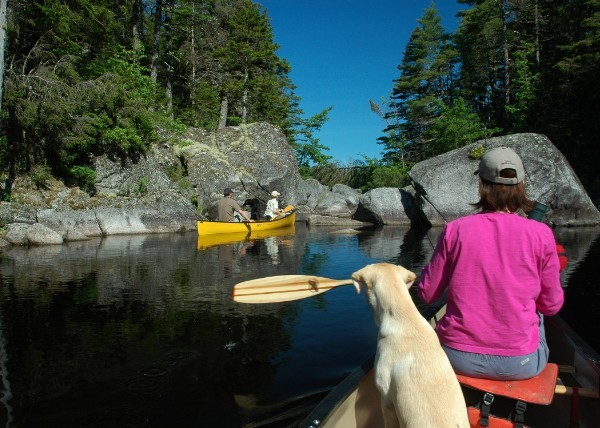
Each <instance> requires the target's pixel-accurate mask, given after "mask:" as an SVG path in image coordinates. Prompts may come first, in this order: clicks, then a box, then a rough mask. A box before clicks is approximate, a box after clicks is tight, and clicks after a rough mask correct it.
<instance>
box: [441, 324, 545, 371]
mask: <svg viewBox="0 0 600 428" xmlns="http://www.w3.org/2000/svg"><path fill="white" fill-rule="evenodd" d="M539 316H540V324H539V328H540V343H539V344H538V348H537V349H536V350H535V351H533V352H532V353H531V354H528V355H520V356H516V357H503V356H500V355H487V354H474V353H472V352H464V351H458V350H456V349H452V348H449V347H447V346H445V345H444V344H442V348H443V349H444V351H445V352H446V355H447V356H448V359H449V360H450V363H451V364H452V367H453V368H454V371H455V372H456V373H458V374H462V375H466V376H471V377H478V378H485V379H495V380H519V379H529V378H531V377H534V376H535V375H537V374H539V373H540V372H541V371H542V370H543V369H544V367H546V364H547V363H548V354H549V351H548V344H547V343H546V334H545V329H544V316H543V315H542V314H539Z"/></svg>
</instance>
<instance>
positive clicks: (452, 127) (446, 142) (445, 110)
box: [425, 97, 488, 157]
mask: <svg viewBox="0 0 600 428" xmlns="http://www.w3.org/2000/svg"><path fill="white" fill-rule="evenodd" d="M487 136H488V130H486V129H485V127H484V126H483V125H482V124H481V123H480V122H479V118H478V117H477V115H476V114H475V113H472V112H471V111H470V110H469V109H468V107H467V104H466V103H465V101H464V99H462V98H460V97H459V98H458V99H456V100H455V101H454V103H453V104H452V106H451V107H447V106H443V107H442V110H441V114H440V117H439V118H438V120H436V121H435V123H433V125H432V126H431V128H430V129H429V131H428V132H427V137H428V138H427V143H426V144H425V152H426V154H427V157H433V156H437V155H439V154H442V153H445V152H448V151H450V150H454V149H457V148H459V147H463V146H466V145H467V144H470V143H472V142H474V141H476V140H479V139H481V138H485V137H487Z"/></svg>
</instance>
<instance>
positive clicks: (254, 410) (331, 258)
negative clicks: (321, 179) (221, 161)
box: [0, 223, 600, 428]
mask: <svg viewBox="0 0 600 428" xmlns="http://www.w3.org/2000/svg"><path fill="white" fill-rule="evenodd" d="M339 229H342V228H340V227H337V228H333V227H318V228H308V227H306V225H304V224H303V223H297V224H296V228H295V230H294V231H285V232H283V233H282V234H281V235H279V236H274V237H269V238H264V239H259V240H255V241H245V242H237V243H222V244H220V245H217V244H216V243H215V242H208V241H207V242H202V241H198V239H197V236H196V234H195V233H188V234H169V235H144V236H127V237H109V238H105V239H96V240H91V241H86V242H77V243H69V244H65V245H62V246H49V247H43V248H31V249H25V248H10V249H8V250H5V251H4V252H0V282H1V286H0V305H1V306H0V308H1V310H0V374H1V380H2V382H1V384H0V389H1V393H0V397H1V398H0V425H1V426H2V427H36V428H38V427H208V426H214V427H225V428H227V427H242V426H246V427H251V426H286V425H289V424H290V423H292V422H293V421H295V420H298V419H299V418H301V417H302V416H303V415H305V414H306V413H307V412H308V411H309V410H310V409H311V408H312V407H313V406H314V405H315V404H316V402H317V401H318V400H319V399H320V398H322V397H323V396H324V394H325V393H326V392H327V391H328V390H330V389H331V388H332V387H333V386H335V385H336V384H337V383H338V382H340V381H341V380H342V379H343V378H344V377H345V376H346V375H347V374H348V373H349V372H350V371H352V370H353V369H354V368H355V367H356V366H357V365H359V364H360V363H362V362H363V361H364V360H365V359H367V358H368V357H369V356H371V355H372V354H373V353H374V351H375V339H376V327H375V325H374V323H373V319H372V314H371V312H370V309H369V307H368V304H367V302H366V300H365V298H364V295H359V296H357V295H356V291H355V290H354V288H353V287H351V286H348V287H339V288H336V289H333V290H331V291H328V292H326V293H324V294H321V295H318V296H315V297H312V298H310V299H304V300H299V301H295V302H289V303H278V304H263V305H247V304H239V303H235V302H233V301H232V300H231V298H230V293H231V289H232V287H233V285H234V284H236V283H238V282H240V281H245V280H249V279H255V278H260V277H266V276H271V275H286V274H310V275H318V276H323V277H329V278H336V279H344V278H348V277H349V276H350V275H351V273H352V272H354V271H355V270H357V269H360V268H361V267H363V266H365V265H366V264H369V263H373V262H382V261H386V262H392V263H400V264H402V265H404V266H405V267H408V268H410V269H412V270H413V271H415V272H417V273H418V272H420V268H421V267H422V266H423V265H424V264H425V263H426V262H427V261H428V260H429V257H430V255H431V252H432V248H433V247H432V243H435V240H436V239H437V236H438V235H439V233H440V231H441V229H432V230H429V231H428V232H427V233H424V232H420V231H416V230H410V229H408V228H401V227H384V228H380V229H376V230H371V231H364V232H362V233H360V234H358V235H346V234H337V233H332V232H334V231H336V230H339ZM555 235H556V237H557V240H558V241H559V242H561V243H562V244H563V245H564V246H565V247H566V249H567V254H568V255H569V260H570V263H569V267H568V268H567V270H566V271H565V272H563V274H562V278H563V284H564V285H565V286H566V293H567V297H566V304H565V306H564V308H563V310H562V316H563V318H565V319H566V320H567V322H569V323H570V324H571V326H572V327H573V328H574V329H575V330H576V331H577V332H578V333H579V334H580V335H581V336H582V337H584V338H585V339H586V340H588V342H589V343H590V344H591V345H592V346H593V347H594V348H595V349H596V350H600V339H599V338H598V335H597V331H593V330H592V329H593V328H594V329H597V327H596V326H597V311H598V309H600V286H599V284H598V280H597V278H598V277H599V276H600V263H598V261H599V260H600V239H599V238H600V228H594V229H580V228H576V229H557V230H555Z"/></svg>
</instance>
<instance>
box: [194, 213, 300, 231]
mask: <svg viewBox="0 0 600 428" xmlns="http://www.w3.org/2000/svg"><path fill="white" fill-rule="evenodd" d="M295 222H296V212H295V211H292V212H291V214H287V215H285V216H283V217H282V218H279V219H277V218H276V219H275V220H264V221H262V220H258V221H254V222H251V223H248V222H243V223H236V222H229V221H208V220H200V221H198V236H205V235H213V234H220V233H246V234H247V233H248V232H250V233H255V232H260V231H263V230H274V229H282V228H285V227H290V226H292V225H293V224H294V223H295Z"/></svg>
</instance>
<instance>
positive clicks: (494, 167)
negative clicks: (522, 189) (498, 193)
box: [475, 147, 525, 184]
mask: <svg viewBox="0 0 600 428" xmlns="http://www.w3.org/2000/svg"><path fill="white" fill-rule="evenodd" d="M503 169H513V170H514V171H515V172H516V174H517V176H516V177H514V178H505V177H501V176H500V171H502V170H503ZM475 174H479V176H480V177H481V178H483V179H485V180H487V181H491V182H492V183H499V184H518V183H520V182H521V181H523V179H524V178H525V169H524V168H523V162H521V158H520V157H519V155H518V154H516V153H515V152H514V150H512V149H509V148H508V147H497V148H495V149H492V150H490V151H489V152H486V153H485V154H484V155H483V157H482V158H481V160H480V161H479V169H478V170H477V171H475Z"/></svg>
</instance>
